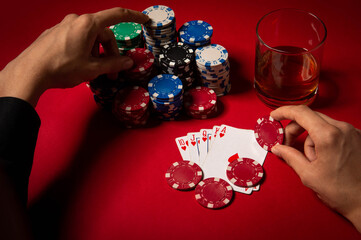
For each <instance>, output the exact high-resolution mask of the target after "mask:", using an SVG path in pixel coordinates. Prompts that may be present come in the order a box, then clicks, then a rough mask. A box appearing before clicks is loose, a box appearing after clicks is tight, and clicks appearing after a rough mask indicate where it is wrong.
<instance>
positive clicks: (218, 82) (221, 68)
mask: <svg viewBox="0 0 361 240" xmlns="http://www.w3.org/2000/svg"><path fill="white" fill-rule="evenodd" d="M195 54H196V64H197V68H198V72H199V75H200V79H201V81H202V85H203V86H205V87H208V88H211V89H213V90H214V91H215V93H216V95H217V96H223V95H226V94H227V93H228V92H229V91H230V90H231V83H230V79H229V72H230V65H229V60H228V52H227V50H226V49H225V48H224V47H222V46H221V45H219V44H211V45H208V46H204V47H200V48H197V49H196V51H195Z"/></svg>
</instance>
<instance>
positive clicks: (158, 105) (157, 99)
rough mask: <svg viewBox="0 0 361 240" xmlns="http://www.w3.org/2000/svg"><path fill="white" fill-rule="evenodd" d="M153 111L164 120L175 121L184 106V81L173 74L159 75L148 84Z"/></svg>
mask: <svg viewBox="0 0 361 240" xmlns="http://www.w3.org/2000/svg"><path fill="white" fill-rule="evenodd" d="M148 91H149V94H150V99H151V101H152V103H153V109H154V110H155V111H156V113H158V116H159V118H161V119H162V120H174V119H175V118H176V117H178V116H179V114H180V111H181V110H182V106H183V84H182V81H181V80H180V79H179V78H178V77H177V76H175V75H172V74H159V75H157V76H155V77H154V78H152V79H151V80H150V81H149V83H148Z"/></svg>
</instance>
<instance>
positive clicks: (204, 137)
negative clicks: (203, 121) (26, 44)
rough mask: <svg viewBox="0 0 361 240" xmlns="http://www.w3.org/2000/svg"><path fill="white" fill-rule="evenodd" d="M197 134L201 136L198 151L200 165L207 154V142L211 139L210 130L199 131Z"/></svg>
mask: <svg viewBox="0 0 361 240" xmlns="http://www.w3.org/2000/svg"><path fill="white" fill-rule="evenodd" d="M199 133H200V134H201V138H200V144H199V150H200V154H199V162H200V164H201V165H202V164H203V162H204V160H205V159H206V157H207V154H208V150H209V141H210V138H211V137H212V129H201V130H200V131H199Z"/></svg>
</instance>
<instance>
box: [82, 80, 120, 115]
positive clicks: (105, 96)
mask: <svg viewBox="0 0 361 240" xmlns="http://www.w3.org/2000/svg"><path fill="white" fill-rule="evenodd" d="M86 85H87V87H88V88H90V90H91V91H92V92H93V94H94V100H95V102H96V103H97V104H98V105H99V106H101V107H103V108H105V109H108V110H111V108H112V105H113V100H114V97H115V95H116V94H117V92H118V91H119V89H121V88H122V87H123V86H124V82H123V81H121V80H120V79H119V78H118V79H116V80H113V79H109V78H108V77H107V75H106V74H104V75H100V76H99V77H97V78H96V79H94V80H91V81H89V82H88V83H87V84H86Z"/></svg>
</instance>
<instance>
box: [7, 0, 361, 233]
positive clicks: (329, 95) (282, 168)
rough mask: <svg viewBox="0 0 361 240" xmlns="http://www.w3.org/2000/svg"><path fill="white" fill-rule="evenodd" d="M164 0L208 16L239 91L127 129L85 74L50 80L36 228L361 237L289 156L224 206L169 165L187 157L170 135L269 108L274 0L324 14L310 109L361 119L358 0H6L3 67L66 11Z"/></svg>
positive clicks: (184, 17)
mask: <svg viewBox="0 0 361 240" xmlns="http://www.w3.org/2000/svg"><path fill="white" fill-rule="evenodd" d="M155 4H164V5H168V6H170V7H171V8H172V9H174V11H175V14H176V18H177V26H178V27H180V26H181V24H183V23H184V22H186V21H190V20H195V19H202V20H205V21H207V22H209V23H210V24H211V25H212V26H213V27H214V29H215V30H214V37H213V40H212V41H213V42H214V43H219V44H221V45H223V46H224V47H226V49H227V50H228V51H229V54H230V58H231V64H232V65H231V81H232V88H233V89H232V91H231V94H230V95H228V96H225V97H222V98H221V102H222V103H223V104H224V106H225V109H224V112H223V113H222V115H220V116H219V117H217V118H214V119H209V120H184V121H175V122H163V123H161V124H160V125H157V126H154V127H152V128H147V129H138V130H124V129H122V128H121V127H120V126H119V125H118V123H117V122H116V121H115V120H114V119H113V118H112V117H111V116H110V115H109V114H107V113H106V112H103V111H101V110H99V109H98V107H97V106H96V105H95V103H94V101H93V99H92V94H91V93H90V91H89V90H88V89H87V88H86V86H85V84H81V85H80V86H78V87H75V88H73V89H67V90H61V89H56V90H49V91H47V92H46V93H45V94H44V95H43V96H42V97H41V99H40V101H39V103H38V106H37V107H36V110H37V112H38V113H39V115H40V118H41V120H42V125H41V128H40V132H39V139H38V144H37V147H36V151H35V159H34V166H33V171H32V174H31V177H30V186H29V209H30V216H31V220H32V222H33V228H34V231H35V233H36V236H37V237H38V238H39V239H58V238H59V239H77V240H81V239H87V240H91V239H104V240H107V239H227V240H231V239H361V237H360V235H359V234H358V232H357V231H356V230H355V229H354V228H353V226H352V225H351V224H350V223H349V222H348V221H347V220H345V219H344V218H343V217H342V216H340V215H338V214H337V213H335V212H333V211H331V210H330V209H329V208H328V207H326V206H325V205H323V204H322V202H321V201H320V200H319V199H318V198H317V196H315V194H314V193H313V192H312V191H311V190H309V189H307V188H306V187H304V186H303V185H302V183H301V182H300V180H299V178H298V176H297V175H296V174H295V173H294V172H293V170H292V169H290V168H289V167H288V166H287V165H286V164H285V163H284V162H283V161H281V160H280V159H278V158H276V157H275V156H274V155H272V154H269V155H268V156H267V159H266V161H265V164H264V168H265V171H266V173H267V177H266V179H265V182H264V183H263V185H262V186H261V190H260V191H259V192H254V193H253V194H252V195H250V196H248V195H244V194H240V193H236V194H235V198H234V201H233V203H232V204H231V205H230V206H228V207H227V208H225V209H222V210H208V209H205V208H203V207H201V206H200V205H199V204H198V203H197V202H196V201H195V199H194V192H192V191H190V192H179V191H176V190H173V189H172V188H170V187H169V186H168V185H167V183H166V181H165V179H164V173H165V171H166V169H167V168H168V167H169V165H170V164H171V163H172V162H174V161H179V160H181V157H180V154H179V152H178V150H177V147H176V144H175V142H174V139H175V138H176V137H178V136H184V135H185V134H186V133H187V132H192V131H198V130H199V129H201V128H211V127H212V126H213V125H219V124H228V125H231V126H234V127H239V128H245V129H252V128H253V126H254V123H255V121H256V119H257V118H258V117H259V116H262V115H266V114H268V113H269V112H270V109H269V108H267V107H266V106H265V105H263V103H261V102H260V101H259V100H258V98H257V97H256V94H255V92H254V90H253V88H252V79H253V74H254V53H255V50H254V47H255V38H256V37H255V27H256V23H257V20H258V19H259V18H260V17H261V16H263V15H264V14H266V13H267V12H269V11H271V10H275V9H278V8H283V7H295V8H300V9H304V10H308V11H311V12H313V13H314V14H316V15H317V16H319V17H320V18H321V19H322V20H323V21H324V22H325V23H326V26H327V29H328V38H327V40H326V45H325V51H324V61H323V66H322V76H321V83H320V91H319V92H320V95H319V97H318V99H317V100H316V103H315V104H314V105H313V109H315V110H317V111H320V112H322V113H325V114H327V115H330V116H331V117H333V118H336V119H338V120H343V121H348V122H350V123H351V124H353V125H354V126H356V127H358V128H361V123H360V118H361V108H360V103H361V94H360V89H361V81H360V77H359V71H360V69H361V64H360V54H361V44H360V42H361V38H360V36H361V34H360V33H361V31H360V22H361V15H360V14H359V13H360V1H359V0H346V1H335V0H332V1H324V0H303V1H290V0H275V1H260V0H252V1H245V0H239V1H236V0H234V1H228V0H224V1H215V0H211V1H194V0H193V1H190V0H182V1H159V2H154V1H149V0H139V1H115V0H103V1H95V0H86V1H85V0H72V1H70V0H63V1H49V0H32V1H20V2H19V1H6V2H3V4H2V13H1V14H0V29H1V45H0V50H1V58H0V67H1V68H3V67H4V66H5V65H6V63H7V62H9V61H10V60H11V59H13V58H14V57H16V56H17V55H18V54H19V53H20V52H21V51H22V50H23V49H25V48H26V47H27V46H28V45H29V44H30V43H31V42H32V41H34V40H35V39H36V37H37V36H38V35H39V34H40V33H41V32H42V31H43V30H45V29H46V28H49V27H51V26H53V25H55V24H56V23H58V22H59V21H61V20H62V18H63V17H64V16H65V15H66V14H68V13H77V14H82V13H87V12H95V11H99V10H102V9H106V8H110V7H115V6H121V7H126V8H131V9H135V10H140V11H141V10H143V9H145V8H147V7H149V6H151V5H155Z"/></svg>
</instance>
